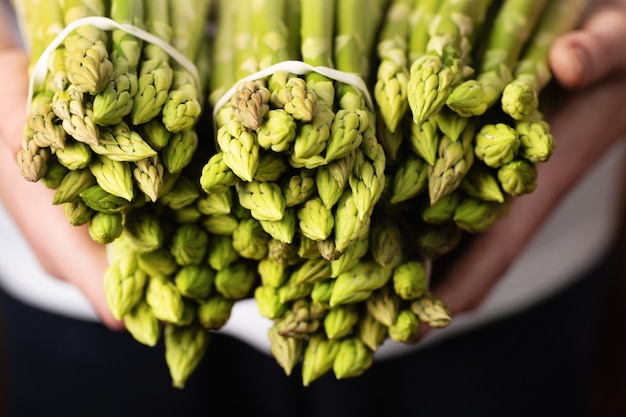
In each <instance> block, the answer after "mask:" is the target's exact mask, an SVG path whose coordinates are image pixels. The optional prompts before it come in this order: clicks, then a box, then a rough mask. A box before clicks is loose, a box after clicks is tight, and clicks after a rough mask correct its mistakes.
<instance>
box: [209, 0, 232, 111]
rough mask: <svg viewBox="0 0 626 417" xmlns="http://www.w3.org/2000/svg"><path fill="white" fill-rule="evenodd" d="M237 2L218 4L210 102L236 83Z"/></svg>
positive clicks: (210, 80)
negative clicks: (235, 38)
mask: <svg viewBox="0 0 626 417" xmlns="http://www.w3.org/2000/svg"><path fill="white" fill-rule="evenodd" d="M236 5H237V4H236V2H233V1H231V0H219V1H218V4H217V21H218V22H219V30H217V31H216V33H215V36H214V37H213V44H212V62H213V68H212V73H211V76H210V78H209V88H210V90H211V92H210V95H209V102H210V104H211V105H213V106H214V105H215V104H216V103H217V101H218V100H219V99H220V97H222V96H223V95H224V93H226V91H228V89H229V88H231V87H232V86H233V85H235V82H236V81H237V80H236V78H235V57H234V52H233V50H234V45H235V43H234V31H235V21H234V20H235V16H236V10H237V9H236Z"/></svg>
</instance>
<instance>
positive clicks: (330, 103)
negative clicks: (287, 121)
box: [292, 0, 337, 161]
mask: <svg viewBox="0 0 626 417" xmlns="http://www.w3.org/2000/svg"><path fill="white" fill-rule="evenodd" d="M300 3H301V23H300V38H301V39H302V43H301V48H300V51H301V52H300V53H301V55H302V60H303V61H304V62H305V63H307V64H309V65H312V66H322V67H327V68H332V67H333V35H334V28H335V23H334V22H335V10H336V7H337V6H336V4H335V3H336V2H335V0H301V2H300ZM305 79H306V82H307V88H308V89H309V90H310V91H313V92H314V93H315V95H316V97H317V105H316V109H315V116H314V117H313V120H311V122H310V123H306V124H304V125H303V126H302V127H301V128H300V130H299V132H298V134H297V135H296V138H295V140H294V144H293V155H292V159H293V160H297V161H307V160H314V159H316V158H318V157H319V155H320V154H321V153H322V152H323V151H324V149H325V147H326V142H327V141H328V138H329V137H330V129H331V125H332V122H333V118H334V116H335V113H334V111H333V107H334V102H335V85H334V82H333V81H332V80H330V79H329V78H327V77H326V76H324V75H321V74H319V73H316V72H310V73H308V74H306V76H305Z"/></svg>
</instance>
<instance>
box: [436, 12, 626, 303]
mask: <svg viewBox="0 0 626 417" xmlns="http://www.w3.org/2000/svg"><path fill="white" fill-rule="evenodd" d="M624 39H626V2H624V1H621V2H617V1H613V2H611V1H595V2H594V3H593V4H592V6H591V8H590V10H589V13H588V15H587V17H586V18H585V19H584V21H583V23H582V25H581V28H580V30H577V31H573V32H571V33H568V34H566V35H563V36H562V37H561V38H560V39H559V40H558V41H557V42H555V44H554V45H553V47H552V49H551V56H550V58H551V66H552V70H553V73H554V76H555V78H556V80H557V81H559V82H560V83H561V84H562V85H563V86H564V87H567V88H569V90H568V91H567V93H566V94H567V95H568V97H567V98H566V99H565V100H563V101H561V102H560V104H559V107H558V108H557V109H556V112H555V113H554V114H552V115H551V117H550V119H549V121H550V124H551V127H552V132H553V134H554V137H555V140H556V143H557V150H556V151H555V153H554V155H553V156H552V158H551V159H550V161H548V162H547V163H545V164H540V165H539V166H538V172H539V177H538V187H537V189H536V190H535V191H534V192H533V193H531V194H528V195H524V196H522V197H518V198H516V200H515V201H514V202H513V204H512V207H511V210H510V213H509V214H508V216H507V217H505V218H503V219H501V220H500V221H499V222H497V223H496V225H494V226H493V227H492V228H491V229H490V230H489V231H488V232H486V233H484V234H482V235H480V236H478V237H476V239H475V241H473V242H472V244H471V245H470V246H469V247H468V248H467V250H466V251H465V252H464V253H463V254H462V256H461V257H460V258H459V259H458V260H456V261H455V262H454V263H453V265H452V266H451V268H450V269H449V270H448V271H446V273H445V275H444V276H443V279H442V283H441V285H439V286H438V287H437V288H435V289H434V293H435V294H436V295H437V296H439V297H441V298H442V299H443V301H444V302H445V303H446V304H447V305H448V307H449V308H450V310H451V312H452V314H453V315H454V314H458V313H461V312H465V311H470V310H472V309H474V308H476V307H477V306H479V305H480V303H481V302H482V301H483V299H484V298H485V297H486V296H487V295H488V294H489V291H490V290H491V289H492V288H493V286H494V285H495V284H496V283H497V282H498V279H499V278H500V277H501V276H502V275H503V274H504V272H506V270H507V269H508V268H509V266H510V265H511V264H512V262H513V261H514V260H515V259H516V257H517V256H518V255H519V254H520V253H521V252H522V250H523V249H524V247H525V246H526V245H527V244H528V242H529V241H530V239H531V238H532V237H533V236H534V234H535V233H536V232H537V230H538V228H539V227H540V225H541V224H542V223H543V222H544V221H545V220H546V219H547V217H548V216H549V214H550V213H551V212H552V210H553V209H554V208H555V207H556V205H557V204H558V203H559V201H560V200H561V198H562V197H563V196H564V194H565V193H566V192H567V191H569V190H570V189H571V188H572V186H573V185H574V184H576V182H577V181H578V180H579V179H580V178H581V177H582V176H584V175H585V173H586V172H587V171H588V170H589V169H590V168H591V167H592V166H593V165H594V164H595V162H597V161H598V159H599V158H600V157H601V156H602V155H603V154H604V153H605V152H606V151H607V149H609V147H610V146H611V145H612V144H613V143H614V142H615V141H616V140H618V139H619V138H621V137H623V136H624V134H626V117H625V116H626V113H625V107H624V96H626V48H624V44H623V42H624ZM581 121H584V122H581Z"/></svg>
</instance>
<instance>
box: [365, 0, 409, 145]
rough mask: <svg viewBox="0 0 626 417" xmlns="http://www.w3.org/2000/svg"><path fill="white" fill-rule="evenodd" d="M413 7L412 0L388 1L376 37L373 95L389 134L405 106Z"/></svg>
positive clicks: (393, 129) (406, 102)
mask: <svg viewBox="0 0 626 417" xmlns="http://www.w3.org/2000/svg"><path fill="white" fill-rule="evenodd" d="M414 4H415V0H392V1H391V6H390V7H389V9H388V10H387V15H386V19H385V21H384V24H383V27H382V31H381V34H380V35H379V38H378V46H377V54H378V58H379V59H380V64H379V65H378V71H377V74H376V84H375V86H374V96H375V98H376V103H377V104H378V108H379V111H380V117H381V118H382V119H383V121H384V123H385V126H386V127H387V129H389V131H390V132H391V133H394V132H396V130H397V128H398V125H399V124H400V121H401V120H402V119H403V118H404V115H405V113H406V112H407V110H408V107H409V102H408V101H407V84H408V82H409V69H408V56H407V55H408V37H409V30H410V21H409V19H410V16H411V13H412V11H413V8H414Z"/></svg>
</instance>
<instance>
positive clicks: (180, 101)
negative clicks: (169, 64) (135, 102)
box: [162, 0, 212, 133]
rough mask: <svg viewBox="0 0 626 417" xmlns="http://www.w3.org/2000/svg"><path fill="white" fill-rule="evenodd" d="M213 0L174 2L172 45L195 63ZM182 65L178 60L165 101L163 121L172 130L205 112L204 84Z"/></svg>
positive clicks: (192, 122)
mask: <svg viewBox="0 0 626 417" xmlns="http://www.w3.org/2000/svg"><path fill="white" fill-rule="evenodd" d="M211 4H212V0H202V1H194V0H186V1H184V0H179V1H174V2H172V3H171V8H170V12H171V15H172V46H173V47H174V48H176V49H177V50H178V51H179V52H180V53H182V54H183V55H184V56H185V57H186V58H187V59H189V61H191V62H192V63H194V62H195V61H196V57H197V54H198V48H199V42H200V41H201V40H202V39H203V38H204V36H203V34H204V31H205V30H206V22H207V16H208V14H209V10H210V7H211ZM198 81H199V80H196V79H195V76H194V74H192V73H190V72H189V71H188V70H187V69H185V68H184V67H183V66H182V65H180V64H178V63H174V77H173V79H172V86H171V89H170V92H169V94H168V97H167V100H166V101H165V103H164V104H163V110H162V120H163V124H164V125H165V127H166V128H167V130H169V131H170V132H174V133H178V132H182V131H184V130H188V129H190V128H192V127H193V126H194V125H195V123H196V121H197V120H198V118H199V117H200V114H201V113H202V105H201V104H200V103H201V102H204V97H202V96H201V93H202V92H201V91H200V90H199V89H200V88H201V85H199V84H198Z"/></svg>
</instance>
